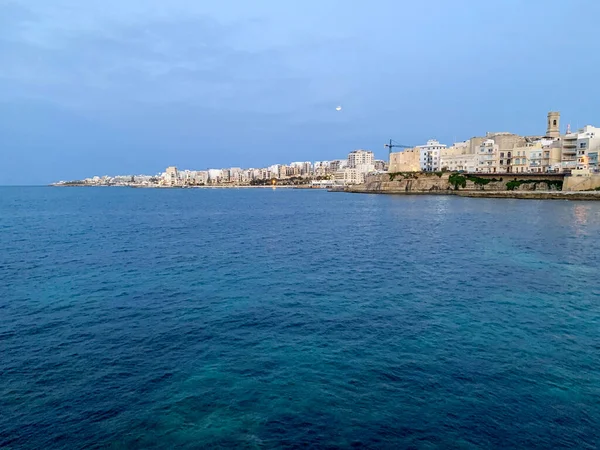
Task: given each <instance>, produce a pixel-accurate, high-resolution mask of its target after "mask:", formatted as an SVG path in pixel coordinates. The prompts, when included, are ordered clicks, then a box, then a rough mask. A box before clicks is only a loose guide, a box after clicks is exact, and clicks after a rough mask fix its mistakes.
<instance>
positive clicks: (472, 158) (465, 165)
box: [440, 153, 477, 173]
mask: <svg viewBox="0 0 600 450" xmlns="http://www.w3.org/2000/svg"><path fill="white" fill-rule="evenodd" d="M440 168H443V169H447V170H449V171H451V172H469V173H471V172H475V171H476V169H477V155H475V154H467V153H462V154H453V155H452V154H451V155H442V156H441V157H440Z"/></svg>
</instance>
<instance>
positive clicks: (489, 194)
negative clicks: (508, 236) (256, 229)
mask: <svg viewBox="0 0 600 450" xmlns="http://www.w3.org/2000/svg"><path fill="white" fill-rule="evenodd" d="M343 192H347V193H350V194H375V195H381V194H383V195H456V196H458V197H470V198H500V199H502V198H503V199H518V200H586V201H590V200H591V201H594V200H595V201H598V200H600V191H450V190H447V191H380V192H377V191H370V190H345V191H343Z"/></svg>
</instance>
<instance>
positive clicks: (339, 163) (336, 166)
mask: <svg viewBox="0 0 600 450" xmlns="http://www.w3.org/2000/svg"><path fill="white" fill-rule="evenodd" d="M328 162H329V172H330V173H335V172H337V171H338V170H340V169H343V168H345V167H346V166H347V165H348V160H347V159H335V160H333V161H328Z"/></svg>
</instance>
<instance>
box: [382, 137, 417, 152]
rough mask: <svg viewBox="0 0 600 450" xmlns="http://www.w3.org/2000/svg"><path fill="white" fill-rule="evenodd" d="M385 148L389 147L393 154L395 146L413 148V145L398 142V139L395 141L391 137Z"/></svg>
mask: <svg viewBox="0 0 600 450" xmlns="http://www.w3.org/2000/svg"><path fill="white" fill-rule="evenodd" d="M384 147H385V148H387V149H389V151H390V154H392V152H393V151H394V148H413V146H412V145H402V144H398V143H397V142H396V141H394V140H393V139H390V142H389V144H385V145H384Z"/></svg>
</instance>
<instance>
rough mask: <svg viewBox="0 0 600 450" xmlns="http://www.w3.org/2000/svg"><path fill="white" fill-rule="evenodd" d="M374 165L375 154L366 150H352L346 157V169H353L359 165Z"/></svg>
mask: <svg viewBox="0 0 600 450" xmlns="http://www.w3.org/2000/svg"><path fill="white" fill-rule="evenodd" d="M366 164H370V165H373V166H374V165H375V154H374V153H373V152H371V151H368V150H354V151H353V152H350V154H349V155H348V167H349V168H351V169H354V168H356V167H358V166H361V165H366Z"/></svg>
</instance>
